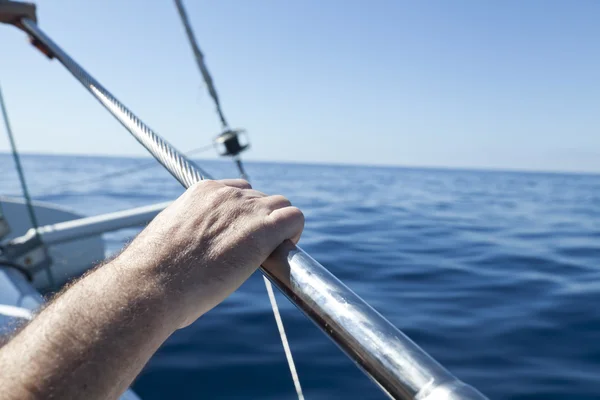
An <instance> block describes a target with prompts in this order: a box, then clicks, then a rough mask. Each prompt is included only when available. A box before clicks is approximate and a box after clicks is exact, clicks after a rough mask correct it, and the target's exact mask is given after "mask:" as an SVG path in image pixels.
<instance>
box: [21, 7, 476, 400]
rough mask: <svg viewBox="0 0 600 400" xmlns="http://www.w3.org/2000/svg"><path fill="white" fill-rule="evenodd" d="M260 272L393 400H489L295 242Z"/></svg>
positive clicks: (121, 109)
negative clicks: (430, 354)
mask: <svg viewBox="0 0 600 400" xmlns="http://www.w3.org/2000/svg"><path fill="white" fill-rule="evenodd" d="M21 24H22V26H21V28H22V29H23V30H25V31H26V32H27V33H28V34H29V35H31V36H32V37H33V38H34V39H35V40H37V41H38V42H39V43H41V44H42V46H44V47H46V48H47V49H48V50H49V52H50V53H51V54H52V55H53V56H54V57H56V58H57V59H58V60H59V61H60V62H61V63H62V64H63V65H64V66H65V67H66V68H67V69H68V70H69V71H70V72H71V73H72V74H73V75H74V76H75V78H77V79H78V80H79V81H80V82H81V83H82V84H83V86H84V87H85V88H86V89H88V90H89V91H90V93H92V95H93V96H94V97H96V99H98V101H100V103H102V105H103V106H104V107H106V108H107V109H108V111H110V113H111V114H112V115H114V116H115V118H117V120H119V122H121V124H123V126H125V128H127V130H128V131H129V132H130V133H131V134H132V135H133V136H134V137H135V138H136V139H137V140H138V141H139V142H140V143H141V144H142V145H143V146H144V147H146V149H148V151H149V152H150V153H151V154H152V155H153V156H154V157H156V159H157V160H158V161H159V162H160V163H161V164H162V165H163V166H164V167H165V168H167V169H168V170H169V172H171V174H172V175H173V176H174V177H175V178H176V179H177V180H178V181H179V182H181V184H182V185H183V186H185V187H189V186H191V185H192V184H194V183H195V182H197V181H199V180H200V179H202V175H201V174H200V172H199V171H198V170H197V168H196V167H195V166H193V165H192V164H191V163H190V162H189V161H188V160H187V159H186V158H185V157H184V156H183V155H182V154H181V153H179V152H178V151H177V150H175V149H174V148H173V147H172V146H171V145H170V144H168V143H167V142H166V141H164V140H163V139H162V138H161V137H160V136H158V135H157V134H156V133H154V132H153V131H152V130H151V129H150V128H148V127H147V126H146V125H145V124H144V123H143V122H142V121H141V120H140V119H138V118H137V117H136V116H135V115H134V114H133V113H132V112H131V111H130V110H129V109H127V108H126V107H125V106H124V105H123V104H121V103H120V102H119V101H118V100H117V99H116V98H115V97H113V96H112V95H111V94H110V92H108V90H106V89H105V88H104V87H103V86H102V85H100V83H98V82H97V81H96V80H95V79H94V78H92V76H90V75H89V74H88V73H87V72H86V71H85V70H84V69H83V68H81V67H80V66H79V65H78V64H77V63H76V62H75V61H74V60H73V59H72V58H71V57H69V56H68V55H67V53H65V52H64V51H63V50H62V49H61V48H60V47H59V46H58V45H57V44H56V43H54V42H53V41H52V40H51V39H50V38H49V37H48V36H46V35H45V34H44V33H43V32H42V31H41V30H40V28H39V27H38V26H37V24H36V23H35V22H33V21H32V20H28V19H24V20H22V21H21ZM261 271H262V272H263V273H264V274H265V275H266V276H267V277H268V278H269V279H270V280H271V281H272V282H273V283H274V284H275V285H276V286H277V287H278V288H279V289H280V290H281V291H282V292H283V293H285V295H286V296H287V297H288V298H289V299H290V300H291V301H292V302H293V303H294V304H295V305H296V306H297V307H298V308H300V309H301V310H302V311H303V312H304V313H305V314H306V315H307V316H308V317H309V318H310V319H311V320H312V321H313V322H314V323H315V324H317V325H318V326H319V327H320V328H321V329H322V330H323V332H325V333H326V334H327V335H328V336H329V337H330V338H331V339H332V340H333V341H334V342H335V343H337V344H338V345H339V347H341V348H342V349H343V350H344V351H345V352H346V353H347V354H348V356H350V357H351V358H352V359H353V360H354V361H355V362H356V363H357V364H358V365H359V366H360V367H362V368H363V370H364V371H365V372H366V373H367V374H368V375H369V376H370V377H371V378H372V379H373V380H374V381H375V382H377V383H378V384H379V386H380V387H381V388H382V389H383V390H384V391H385V392H386V393H388V394H389V395H390V396H391V397H392V398H396V399H416V400H424V399H426V400H434V399H435V400H437V399H440V400H441V399H485V397H484V396H483V395H481V394H480V393H479V392H478V391H477V390H475V389H474V388H472V387H471V386H468V385H466V384H464V383H463V382H461V381H459V380H458V379H457V378H455V377H454V376H453V375H452V374H450V373H449V372H448V371H447V370H445V369H444V368H443V367H442V366H441V365H440V364H438V363H437V362H436V361H435V360H433V359H432V358H431V357H430V356H429V355H427V354H426V353H425V352H424V351H423V350H421V349H420V348H419V347H418V346H417V345H416V344H415V343H413V342H412V341H411V340H410V339H409V338H407V337H406V336H405V335H404V334H403V333H402V332H400V331H399V330H397V329H396V328H395V327H394V326H393V325H392V324H390V323H389V322H388V321H387V320H386V319H385V318H383V317H382V316H381V315H380V314H379V313H377V312H376V311H375V310H374V309H373V308H371V307H370V306H369V305H368V304H367V303H366V302H365V301H364V300H362V299H361V298H360V297H359V296H357V295H356V294H355V293H353V292H352V291H351V290H350V289H348V288H347V287H346V286H345V285H344V284H343V283H342V282H340V281H339V280H338V279H337V278H336V277H335V276H333V275H332V274H331V273H330V272H329V271H327V270H326V269H325V268H324V267H323V266H321V265H320V264H319V263H318V262H317V261H315V260H314V259H312V258H311V257H310V256H309V255H308V254H307V253H305V252H304V251H303V250H301V249H300V248H299V247H296V246H294V245H293V244H292V243H291V242H289V241H288V242H285V243H283V244H282V245H281V246H280V247H279V248H278V249H277V250H276V251H275V253H274V254H273V255H272V257H271V258H269V260H268V261H267V262H265V263H264V265H263V266H262V267H261Z"/></svg>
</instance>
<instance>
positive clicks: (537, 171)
mask: <svg viewBox="0 0 600 400" xmlns="http://www.w3.org/2000/svg"><path fill="white" fill-rule="evenodd" d="M19 153H20V154H22V155H25V156H49V157H96V158H134V159H135V158H137V159H145V160H151V159H152V158H153V157H152V156H151V155H149V154H147V155H133V154H123V155H115V154H90V153H59V152H51V153H50V152H49V153H44V152H38V151H20V152H19ZM0 154H3V155H8V156H10V155H12V153H11V152H10V151H9V150H0ZM190 158H191V159H194V160H203V161H222V162H227V160H225V159H224V158H223V157H219V158H201V157H190ZM244 161H245V162H248V163H271V164H296V165H322V166H340V167H343V166H347V167H366V168H401V169H429V170H450V171H480V172H509V173H510V172H513V173H519V172H521V173H532V174H557V175H600V171H589V170H551V169H548V170H546V169H533V168H531V169H530V168H519V167H516V168H510V167H493V166H489V167H482V166H444V165H409V164H389V163H380V164H377V163H349V162H343V161H341V162H340V161H300V160H277V159H270V160H261V159H253V158H249V159H245V160H244Z"/></svg>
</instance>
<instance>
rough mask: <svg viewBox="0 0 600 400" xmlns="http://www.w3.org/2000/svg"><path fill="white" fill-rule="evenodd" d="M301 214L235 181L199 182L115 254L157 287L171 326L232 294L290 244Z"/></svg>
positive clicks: (282, 199) (284, 202)
mask: <svg viewBox="0 0 600 400" xmlns="http://www.w3.org/2000/svg"><path fill="white" fill-rule="evenodd" d="M303 228H304V216H303V215H302V212H301V211H300V210H299V209H297V208H296V207H292V206H291V204H290V202H289V200H288V199H286V198H285V197H283V196H267V195H265V194H264V193H261V192H259V191H256V190H252V188H251V187H250V184H249V183H248V182H246V181H244V180H241V179H234V180H223V181H202V182H199V183H197V184H195V185H194V186H192V187H191V188H190V189H188V190H187V191H186V192H185V193H184V194H183V195H182V196H181V197H179V199H177V200H176V201H175V202H174V203H173V204H172V205H171V206H169V207H168V208H167V209H165V210H164V211H163V212H161V213H160V214H159V215H158V216H157V217H156V218H155V219H154V220H153V221H152V222H151V223H150V224H149V225H148V227H147V228H146V229H145V230H144V231H143V232H142V233H141V234H140V235H139V236H138V237H137V238H136V239H135V240H134V241H133V242H132V243H131V245H130V246H129V247H128V248H127V249H126V250H125V251H124V252H123V253H122V254H121V255H120V256H119V258H118V260H117V262H118V264H120V265H123V267H124V268H129V267H131V268H142V269H146V271H147V272H148V275H147V276H149V277H150V279H156V282H157V285H161V286H162V287H163V288H164V293H165V300H166V301H167V303H168V304H167V309H169V310H170V312H172V313H173V316H175V317H176V321H175V323H176V324H177V327H183V326H187V325H189V324H191V323H192V322H194V321H195V320H196V319H198V317H200V316H201V315H202V314H204V313H205V312H207V311H209V310H210V309H212V308H213V307H215V306H216V305H217V304H219V303H220V302H221V301H223V300H224V299H225V298H226V297H227V296H229V295H230V294H231V293H232V292H233V291H235V290H236V289H237V288H238V287H239V286H240V285H241V284H242V283H243V282H244V281H245V280H246V279H248V277H249V276H250V275H251V274H252V273H253V272H254V271H255V270H256V268H258V266H259V265H261V264H262V263H263V262H264V261H265V260H266V259H267V257H268V256H269V255H270V254H271V253H272V252H273V250H275V248H277V246H279V245H280V244H281V243H283V241H285V240H286V239H290V240H292V241H293V242H294V243H297V242H298V240H299V239H300V234H301V233H302V229H303Z"/></svg>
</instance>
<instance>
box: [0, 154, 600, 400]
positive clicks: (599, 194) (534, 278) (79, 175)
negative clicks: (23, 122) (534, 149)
mask: <svg viewBox="0 0 600 400" xmlns="http://www.w3.org/2000/svg"><path fill="white" fill-rule="evenodd" d="M140 162H142V163H143V162H147V160H146V161H143V160H139V159H128V158H100V157H71V156H69V157H67V156H60V157H58V156H52V157H50V156H25V159H24V163H25V167H26V171H27V174H28V177H29V180H30V186H31V190H32V192H33V193H34V195H35V198H36V199H38V200H43V201H47V202H52V203H57V204H60V205H63V206H65V207H69V208H71V209H74V210H75V211H78V212H80V213H82V214H86V215H93V214H99V213H103V212H109V211H114V210H120V209H125V208H128V207H133V206H140V205H145V204H151V203H155V202H161V201H165V200H169V199H173V198H175V197H176V196H178V195H179V194H180V193H181V192H182V189H181V188H180V187H179V186H178V184H177V183H175V182H174V180H173V179H172V178H171V177H170V176H169V175H168V174H167V173H165V172H163V171H161V169H160V168H148V167H145V168H144V169H143V170H142V171H140V172H139V173H136V174H131V175H126V176H121V177H116V178H112V179H110V180H97V179H94V177H97V176H98V175H100V174H105V173H109V172H112V171H118V170H120V169H122V168H129V167H132V166H135V165H137V164H139V163H140ZM202 165H204V166H205V167H206V169H207V170H209V171H210V172H212V173H213V174H214V175H215V176H217V177H234V176H235V171H234V169H233V167H232V165H230V164H229V163H226V162H216V161H211V162H202ZM0 168H1V170H2V173H3V174H2V178H1V179H0V182H2V190H1V191H0V192H1V193H2V194H7V193H16V192H18V185H17V181H16V178H15V176H14V172H13V168H12V164H11V160H10V158H9V157H8V156H6V155H2V156H0ZM247 168H248V171H249V174H250V176H251V178H252V181H253V184H254V187H255V188H257V189H259V190H262V191H265V192H268V193H281V194H284V195H286V196H287V197H289V198H290V199H291V200H292V202H293V203H294V204H295V205H298V206H299V207H300V208H301V209H302V210H303V211H304V213H305V215H306V229H305V232H304V236H303V239H302V242H301V245H302V246H303V247H304V249H305V250H307V251H308V252H309V253H310V254H311V255H312V256H313V257H314V258H316V259H317V260H319V261H320V262H321V263H322V264H324V265H325V266H326V267H327V268H329V269H330V270H331V271H332V272H333V273H334V274H335V275H337V276H338V277H339V278H340V279H341V280H343V281H344V282H345V283H346V284H347V285H348V286H350V287H351V288H352V289H353V290H354V291H356V292H357V293H358V294H359V295H360V296H362V297H363V298H364V299H365V300H367V301H368V302H369V303H370V304H371V305H372V306H374V307H375V308H376V309H377V310H379V311H380V312H381V313H382V314H383V315H384V316H386V317H387V318H388V319H389V320H390V321H391V322H392V323H394V324H395V325H396V326H397V327H399V328H400V329H402V330H403V331H404V332H405V333H406V334H408V335H409V336H410V337H411V338H412V339H413V340H414V341H416V342H417V343H418V344H419V345H420V346H422V347H423V348H424V349H425V350H426V351H428V352H429V353H430V354H431V355H433V356H434V357H435V358H436V359H437V360H439V361H440V362H441V363H442V364H443V365H445V366H446V367H447V368H448V369H449V370H450V371H452V372H453V373H454V374H455V375H457V376H458V377H460V378H461V379H463V380H465V381H467V382H469V383H471V384H473V385H474V386H476V387H477V388H479V389H480V390H481V391H482V392H484V393H485V394H487V395H488V396H489V397H490V398H495V399H548V400H549V399H597V398H600V266H599V262H600V176H597V175H596V176H595V175H574V174H564V175H563V174H541V173H520V172H482V171H450V170H433V169H407V168H372V167H360V166H322V165H294V164H267V163H249V164H248V165H247ZM85 180H90V181H91V182H92V183H89V184H88V183H82V181H85ZM72 182H79V183H76V184H73V183H72ZM133 234H135V230H126V231H121V232H117V233H113V234H108V235H106V240H107V250H108V252H109V253H112V252H114V251H117V250H118V249H120V248H121V247H122V246H123V245H124V243H125V242H126V241H127V240H128V238H130V237H131V235H133ZM279 301H280V307H281V310H282V314H283V318H284V322H285V326H286V328H287V330H288V335H289V340H290V344H291V347H292V350H293V352H294V355H295V358H296V362H297V367H298V372H299V374H300V378H301V382H302V384H303V387H304V391H305V395H306V397H307V399H332V398H352V399H383V398H385V397H384V396H383V395H382V394H381V393H380V392H379V390H378V389H377V388H376V387H375V385H373V384H372V383H371V382H370V381H369V379H368V378H366V377H365V376H364V375H363V374H362V373H361V372H360V371H359V370H358V369H357V368H356V367H355V366H354V364H353V363H352V362H350V361H349V360H348V359H347V358H346V357H345V356H344V355H343V354H342V353H341V352H340V350H338V348H337V347H336V346H335V345H333V344H332V343H331V342H330V341H329V339H328V338H327V337H326V336H324V335H323V334H322V333H321V331H320V330H319V329H318V328H316V327H315V326H313V325H312V324H311V323H310V322H309V321H308V320H307V319H306V318H305V317H304V316H303V315H302V314H301V313H300V312H299V311H297V310H296V309H295V307H294V306H293V305H292V304H290V303H289V302H288V301H287V300H286V299H285V298H284V297H283V296H279ZM134 388H135V390H136V391H137V392H138V393H139V394H140V395H141V396H142V398H144V399H167V398H169V399H171V398H186V399H187V398H190V399H191V398H194V399H196V398H270V399H286V398H289V399H292V398H294V390H293V385H292V382H291V379H290V376H289V372H288V369H287V365H286V361H285V357H284V354H283V352H282V347H281V343H280V341H279V336H278V334H277V329H276V326H275V323H274V320H273V316H272V312H271V309H270V306H269V302H268V299H267V296H266V292H265V288H264V285H263V283H262V279H261V278H260V276H259V275H255V276H253V277H252V278H251V279H250V280H249V281H248V282H247V283H246V284H244V285H243V286H242V288H241V289H240V290H239V291H238V292H236V293H235V294H234V295H232V296H231V297H230V298H229V299H228V300H227V301H225V302H224V303H223V304H222V305H220V306H219V307H218V308H216V309H215V310H213V311H211V312H210V313H209V314H207V315H205V316H204V317H202V318H201V319H200V320H198V321H197V322H196V323H195V324H193V325H192V326H191V327H189V328H187V329H184V330H181V331H178V332H177V333H176V334H175V335H173V336H172V337H171V338H170V339H169V340H168V341H167V342H166V343H165V344H164V346H163V347H162V348H161V349H160V350H159V352H158V353H157V354H156V355H155V356H154V357H153V358H152V360H151V361H150V363H149V364H148V366H147V367H146V369H145V370H144V372H143V373H142V374H141V375H140V377H139V379H138V380H137V382H136V383H135V385H134Z"/></svg>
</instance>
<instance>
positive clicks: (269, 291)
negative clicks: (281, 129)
mask: <svg viewBox="0 0 600 400" xmlns="http://www.w3.org/2000/svg"><path fill="white" fill-rule="evenodd" d="M235 162H236V164H237V165H238V167H239V169H240V175H241V177H242V178H243V179H248V178H247V175H246V174H245V173H244V169H243V167H242V160H241V159H240V158H237V159H236V160H235ZM263 281H264V283H265V288H266V289H267V294H268V295H269V302H270V303H271V309H272V310H273V316H274V317H275V323H276V324H277V330H278V331H279V337H280V338H281V344H282V345H283V352H284V353H285V359H286V360H287V363H288V367H289V368H290V374H291V375H292V381H293V382H294V388H295V389H296V394H297V395H298V399H299V400H304V394H303V393H302V385H300V377H299V376H298V371H297V370H296V364H295V362H294V356H293V355H292V349H291V348H290V344H289V342H288V338H287V334H286V332H285V327H284V326H283V319H282V318H281V313H280V312H279V306H278V304H277V298H276V297H275V292H274V291H273V285H272V284H271V281H269V280H268V279H267V277H266V276H264V275H263Z"/></svg>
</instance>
